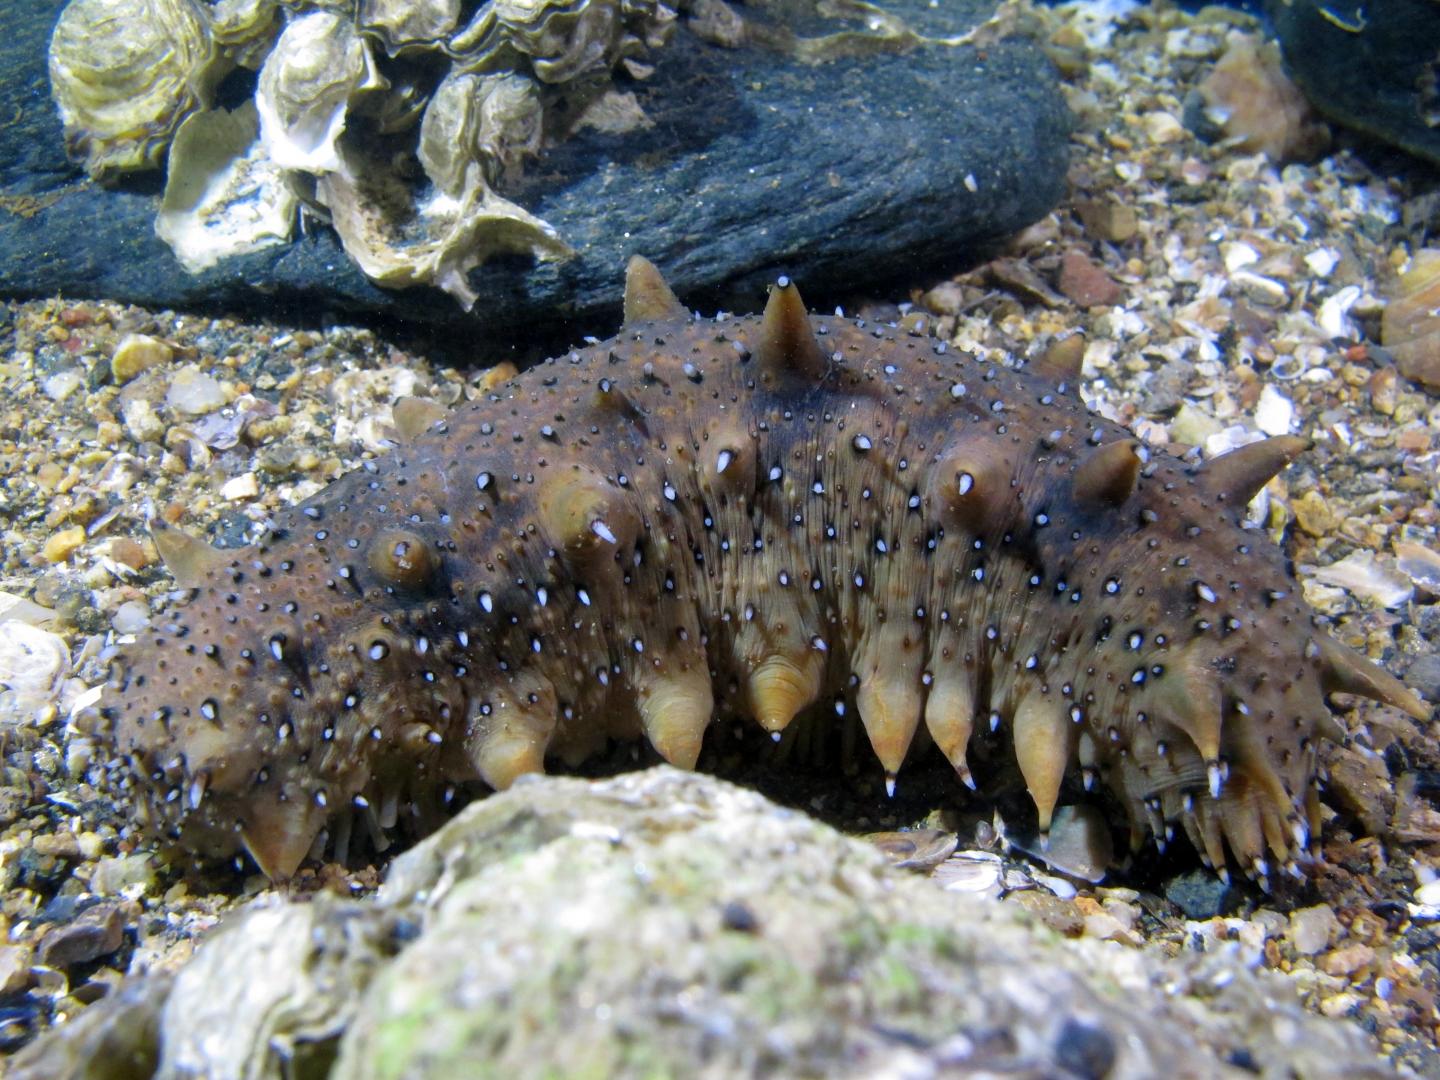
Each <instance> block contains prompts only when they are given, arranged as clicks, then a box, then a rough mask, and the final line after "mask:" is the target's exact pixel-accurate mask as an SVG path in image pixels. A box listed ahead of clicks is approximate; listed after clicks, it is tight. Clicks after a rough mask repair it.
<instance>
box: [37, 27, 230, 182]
mask: <svg viewBox="0 0 1440 1080" xmlns="http://www.w3.org/2000/svg"><path fill="white" fill-rule="evenodd" d="M227 66H228V65H227V62H225V61H222V60H220V58H219V57H218V55H217V51H216V47H215V42H214V39H213V38H212V37H211V35H210V28H209V26H208V24H207V19H206V17H205V15H204V13H203V12H202V11H201V10H200V9H199V8H198V7H197V6H196V5H195V4H194V3H192V2H191V0H74V2H73V3H71V4H70V5H68V6H67V7H66V8H65V10H64V11H63V12H62V13H61V14H60V20H59V22H58V23H56V25H55V33H54V35H53V36H52V38H51V41H50V84H51V86H52V87H53V90H54V94H55V103H56V104H57V105H58V106H59V108H60V118H61V120H62V121H63V122H64V125H65V147H66V150H67V152H68V153H69V154H70V156H71V157H72V158H73V159H75V160H77V161H81V162H83V163H84V165H85V169H86V171H87V172H89V173H90V175H91V176H94V177H96V178H99V179H107V178H109V177H112V176H114V175H115V174H117V173H121V172H125V171H128V170H133V169H146V168H152V167H154V166H155V165H157V164H159V162H160V160H161V158H162V157H163V156H164V154H165V150H166V148H167V147H168V146H169V145H170V138H171V136H172V135H173V134H174V133H175V129H176V128H177V127H179V126H180V123H181V121H183V120H184V119H185V118H186V117H187V116H189V115H190V114H191V113H192V112H194V111H195V110H196V109H199V108H203V107H205V106H207V105H208V104H209V102H210V93H211V90H212V88H213V86H214V84H215V82H216V81H217V80H218V78H219V77H220V76H222V75H223V74H224V71H225V69H226V67H227Z"/></svg>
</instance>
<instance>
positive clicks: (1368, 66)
mask: <svg viewBox="0 0 1440 1080" xmlns="http://www.w3.org/2000/svg"><path fill="white" fill-rule="evenodd" d="M1266 10H1267V12H1268V13H1269V15H1270V19H1271V21H1272V23H1273V25H1274V28H1275V36H1276V37H1277V38H1278V39H1279V41H1280V49H1281V51H1282V52H1283V53H1284V55H1285V66H1286V67H1287V68H1288V69H1289V72H1290V75H1291V77H1292V78H1293V79H1294V80H1295V82H1296V83H1298V84H1299V86H1300V89H1302V90H1303V91H1305V96H1306V97H1308V98H1309V99H1310V101H1311V103H1312V104H1313V105H1314V106H1315V107H1316V108H1317V109H1319V110H1320V112H1322V113H1324V114H1325V115H1326V116H1327V117H1329V118H1330V119H1331V120H1334V121H1336V122H1337V123H1340V124H1344V125H1345V126H1347V127H1351V128H1354V129H1356V130H1357V131H1362V132H1364V133H1365V134H1367V135H1369V136H1371V137H1373V138H1376V139H1380V140H1382V141H1384V142H1387V143H1390V144H1392V145H1394V146H1398V147H1400V148H1401V149H1402V150H1407V151H1409V152H1410V153H1412V154H1415V155H1416V156H1417V157H1422V158H1425V159H1426V160H1428V161H1431V162H1435V163H1436V164H1440V82H1437V78H1440V61H1437V54H1440V17H1437V13H1436V10H1435V0H1368V2H1367V3H1365V4H1363V5H1360V6H1358V7H1355V6H1351V7H1347V8H1343V9H1340V8H1335V7H1334V5H1331V4H1330V3H1329V2H1328V0H1268V2H1267V4H1266Z"/></svg>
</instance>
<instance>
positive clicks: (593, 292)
mask: <svg viewBox="0 0 1440 1080" xmlns="http://www.w3.org/2000/svg"><path fill="white" fill-rule="evenodd" d="M61 6H62V4H61V3H60V2H59V0H41V2H39V3H36V4H33V5H23V6H22V7H21V8H18V9H17V10H16V12H15V13H14V17H13V18H10V19H7V25H6V33H5V35H4V36H3V38H0V71H3V72H4V73H5V74H4V76H3V77H0V114H3V115H4V116H5V117H6V118H7V122H6V123H5V124H4V125H3V126H0V295H9V296H17V297H29V296H47V295H52V294H55V293H64V294H65V295H67V296H72V297H76V296H89V297H104V298H107V299H115V300H124V301H131V302H136V303H147V304H152V305H168V306H175V307H206V308H211V309H213V308H217V307H239V308H250V309H256V308H264V309H265V310H267V311H272V312H273V311H274V310H275V308H276V305H277V302H278V304H279V305H281V307H282V308H283V309H287V310H292V311H295V312H297V313H301V314H304V313H309V314H310V315H311V316H312V317H313V315H314V314H315V313H316V312H317V311H321V312H336V313H344V314H348V315H351V316H358V317H363V318H366V319H373V318H375V317H376V316H377V315H379V314H391V315H395V316H399V317H404V318H409V319H423V320H425V321H427V322H430V323H453V324H455V325H457V326H460V325H470V326H473V325H475V324H477V323H482V324H485V325H488V326H497V327H498V326H502V325H503V326H514V325H516V324H526V323H530V322H532V321H534V320H536V319H545V318H548V319H554V318H556V317H567V318H568V317H573V318H575V319H576V320H577V321H582V322H584V324H585V326H586V329H587V330H588V329H589V328H590V327H593V326H594V325H596V324H597V323H596V321H595V320H596V318H597V315H598V313H599V312H601V311H605V310H613V309H615V308H617V307H618V305H619V300H620V293H619V282H618V280H617V278H616V275H615V267H617V266H621V265H623V264H624V262H625V259H626V258H627V257H628V256H629V255H630V254H632V253H635V252H643V253H645V254H646V255H648V256H649V257H650V258H651V259H653V260H654V261H655V262H656V263H657V264H659V265H660V267H661V269H662V270H663V271H664V272H665V273H666V274H667V275H668V276H669V279H670V282H671V284H672V285H673V286H674V287H675V288H676V289H677V290H678V291H679V292H680V293H681V294H682V295H685V296H687V297H692V298H693V297H696V296H697V295H701V294H703V293H704V292H705V291H707V290H709V291H711V292H712V293H715V294H716V295H720V294H719V293H718V292H716V291H717V290H719V289H721V288H722V287H725V286H737V287H741V288H748V287H749V285H751V284H753V283H754V282H756V281H768V280H772V279H773V278H774V276H775V275H776V273H777V272H779V271H782V270H783V271H785V272H788V273H791V274H793V275H796V276H798V277H800V278H801V279H802V280H804V281H805V282H806V286H807V288H808V289H809V290H810V294H811V295H813V296H815V298H816V299H817V300H818V299H822V298H824V295H825V290H826V289H837V290H838V289H839V288H842V287H844V286H848V285H850V284H852V283H853V282H855V281H858V280H864V281H866V282H867V283H868V284H874V283H875V282H876V281H877V280H878V279H882V278H884V277H886V276H894V275H897V274H900V273H909V274H912V275H913V274H914V273H915V272H916V270H917V269H918V268H919V267H922V266H926V265H931V264H938V263H941V262H944V261H947V260H949V261H952V262H953V261H957V260H959V259H961V258H966V257H971V256H973V254H974V252H975V249H976V248H977V247H979V246H981V245H983V244H984V243H985V242H986V241H988V240H993V239H995V238H998V237H1003V236H1005V235H1007V234H1009V233H1012V232H1014V231H1015V230H1017V229H1019V228H1021V227H1023V226H1024V225H1026V224H1028V223H1029V222H1031V221H1034V220H1035V219H1036V218H1038V217H1040V216H1041V215H1042V214H1044V213H1045V212H1046V211H1047V210H1049V209H1050V208H1051V207H1052V206H1053V205H1054V204H1055V203H1056V202H1057V201H1058V199H1059V197H1060V195H1061V192H1062V190H1063V183H1064V177H1065V169H1066V136H1067V133H1068V131H1069V127H1070V120H1069V116H1068V112H1067V110H1066V108H1065V106H1064V103H1063V99H1062V98H1061V96H1060V92H1059V88H1058V85H1057V81H1056V76H1055V74H1054V71H1053V69H1052V68H1051V66H1050V64H1049V62H1048V61H1047V60H1046V59H1045V58H1044V56H1043V55H1042V54H1041V51H1040V49H1039V48H1038V47H1037V46H1036V45H1035V44H1034V43H1032V42H1030V41H1028V40H1026V39H1023V38H1018V37H1017V38H1012V39H1010V40H1006V41H1001V42H996V43H992V44H989V45H987V46H986V47H985V48H984V49H983V51H977V50H976V49H975V48H972V47H969V46H964V47H958V48H948V47H941V46H934V47H929V48H923V49H920V50H918V51H915V52H912V53H909V54H907V55H902V56H874V57H869V58H864V59H850V60H840V61H835V62H830V63H825V64H820V65H817V66H806V65H804V64H801V63H798V62H793V61H789V60H785V59H782V58H781V57H780V56H778V55H776V54H774V53H768V52H763V51H761V50H758V49H743V50H731V49H722V48H717V47H714V46H709V45H704V44H702V43H700V42H699V41H698V40H697V39H696V38H694V37H693V36H692V35H690V34H689V33H688V31H685V30H683V29H682V30H681V32H680V33H679V34H677V36H676V40H675V42H674V43H673V44H672V45H670V46H667V47H666V48H665V50H664V51H663V52H662V53H660V54H657V58H658V64H657V67H656V71H655V73H654V75H653V76H652V77H651V78H650V79H648V80H645V81H644V82H639V83H636V84H635V85H634V87H633V89H634V90H635V91H636V94H637V99H638V101H639V103H640V105H641V106H642V107H643V108H644V110H645V111H646V113H647V115H648V116H649V117H650V118H651V120H653V121H654V126H653V127H652V128H650V129H648V130H646V131H642V132H636V133H631V134H628V135H624V136H614V135H605V134H602V133H598V132H591V133H589V134H587V135H585V136H583V137H579V138H576V139H574V140H572V141H570V142H568V143H567V144H565V145H564V146H562V147H560V148H559V149H558V150H556V151H555V152H554V153H552V154H550V155H548V156H547V157H546V158H545V159H544V160H543V161H542V162H540V163H539V164H538V165H537V166H536V167H534V168H532V169H531V175H530V176H529V177H528V178H527V179H526V180H525V181H524V182H523V183H522V184H520V185H519V186H518V187H516V188H515V189H514V190H507V191H505V192H504V194H505V195H507V196H508V197H510V198H513V199H515V200H516V201H517V202H519V203H520V204H522V205H523V206H525V207H526V209H528V210H530V211H532V212H534V213H536V214H538V215H539V216H541V217H542V218H544V219H545V220H547V221H549V222H550V223H551V224H553V225H554V226H555V227H556V228H557V229H558V230H559V232H560V235H561V236H562V237H563V238H564V239H565V240H566V241H567V242H568V243H569V244H571V245H572V246H573V247H574V248H575V249H576V250H577V251H578V252H579V254H578V255H577V256H576V257H575V258H573V259H570V260H567V261H564V262H560V263H546V264H542V265H531V264H530V263H528V262H526V261H517V260H515V259H497V260H494V261H492V262H490V263H488V264H486V265H485V266H484V267H482V268H481V269H479V270H477V271H476V272H475V274H474V275H473V279H472V284H473V285H474V287H475V288H476V290H477V291H478V293H479V300H478V301H477V303H476V305H475V310H474V312H473V313H472V314H471V315H470V316H466V315H465V314H464V313H463V312H462V311H461V310H460V308H459V307H458V305H457V304H456V303H455V302H454V301H453V300H451V299H450V298H449V297H447V296H444V295H443V294H441V293H439V292H438V291H430V290H407V291H395V292H389V291H385V290H383V289H380V288H378V287H376V286H374V285H373V284H371V283H370V282H368V281H367V280H366V279H365V278H364V276H363V275H362V274H361V273H360V272H359V271H358V270H357V269H356V268H355V267H354V266H352V265H351V264H350V262H349V261H348V259H347V258H346V256H345V254H344V253H343V252H342V251H341V249H340V246H339V244H338V243H337V242H336V240H335V237H334V235H333V233H331V232H330V230H329V229H328V228H324V227H320V228H317V229H312V230H311V232H310V234H309V235H308V236H305V237H303V238H301V239H300V240H298V241H297V242H295V243H293V244H289V245H285V246H281V247H276V248H271V249H267V250H265V251H262V252H258V253H255V254H252V255H249V256H244V257H241V258H237V259H232V260H229V261H226V262H223V263H221V264H220V265H219V266H216V267H214V268H213V269H211V270H209V271H206V272H205V273H202V274H200V275H198V276H190V275H188V274H186V273H185V272H184V271H183V270H182V269H181V268H180V266H179V264H178V263H177V262H176V261H175V259H174V257H173V256H172V255H171V253H170V251H169V249H168V248H167V247H166V246H165V245H164V244H163V243H162V242H161V241H160V240H159V239H158V238H157V237H156V235H155V231H154V220H155V213H156V207H157V204H158V191H159V187H160V181H159V177H158V175H157V177H156V178H155V179H154V180H152V181H150V182H148V183H147V182H145V181H144V180H140V181H137V182H135V183H134V184H132V185H131V186H129V187H127V188H124V189H120V190H106V189H104V188H101V187H98V186H97V185H95V184H93V183H92V182H90V181H88V180H86V179H85V178H84V175H83V173H81V172H80V171H79V169H78V168H75V167H73V166H71V165H69V164H68V163H67V162H66V161H65V158H64V151H63V144H62V139H61V133H60V122H59V119H58V116H57V114H56V112H55V108H54V106H53V105H52V104H51V102H50V96H49V87H48V81H47V79H46V75H45V48H46V41H47V38H48V34H49V29H50V26H51V25H52V24H53V22H54V20H55V16H56V14H57V12H58V11H59V9H60V7H61ZM885 6H887V7H889V8H893V9H897V10H901V11H904V12H905V13H906V14H907V15H913V16H914V17H915V18H916V22H917V25H918V27H919V28H920V29H921V30H922V31H923V32H925V33H928V34H933V35H942V34H945V35H949V34H959V33H963V32H964V31H966V30H968V29H970V28H971V27H973V26H975V25H977V24H978V23H980V22H982V21H983V20H984V19H985V18H986V17H987V16H988V15H989V14H990V13H991V11H992V10H993V4H989V3H986V2H985V0H964V2H955V3H946V4H945V5H942V6H941V7H939V8H936V9H935V10H933V11H931V10H930V9H929V8H928V7H927V5H926V4H925V3H923V2H919V0H906V2H905V3H898V4H887V5H885ZM12 118H13V119H12Z"/></svg>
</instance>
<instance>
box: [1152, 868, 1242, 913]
mask: <svg viewBox="0 0 1440 1080" xmlns="http://www.w3.org/2000/svg"><path fill="white" fill-rule="evenodd" d="M1165 899H1166V900H1169V901H1170V902H1171V903H1172V904H1174V905H1175V906H1176V907H1178V908H1179V909H1180V910H1181V911H1183V912H1184V913H1185V917H1186V918H1187V919H1213V918H1215V917H1216V916H1217V915H1228V914H1230V913H1231V912H1232V911H1234V910H1235V909H1236V908H1237V907H1238V906H1239V905H1240V891H1239V890H1238V889H1236V888H1235V887H1234V886H1233V885H1230V884H1228V883H1226V882H1224V881H1221V880H1220V879H1219V878H1218V877H1216V876H1215V874H1214V872H1213V871H1210V870H1203V869H1198V870H1191V871H1190V872H1189V873H1186V874H1181V875H1180V876H1179V877H1175V878H1171V879H1170V880H1169V881H1167V882H1166V883H1165Z"/></svg>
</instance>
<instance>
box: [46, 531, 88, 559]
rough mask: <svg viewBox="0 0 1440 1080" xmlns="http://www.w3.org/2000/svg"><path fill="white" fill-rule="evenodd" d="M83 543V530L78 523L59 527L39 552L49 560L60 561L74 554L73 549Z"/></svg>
mask: <svg viewBox="0 0 1440 1080" xmlns="http://www.w3.org/2000/svg"><path fill="white" fill-rule="evenodd" d="M83 543H85V530H84V528H83V527H81V526H79V525H72V526H71V527H70V528H68V529H61V530H60V531H59V532H58V533H54V534H52V535H51V536H50V538H49V539H48V540H46V541H45V545H44V546H43V547H42V548H41V549H40V554H41V555H42V556H43V557H44V558H45V559H46V560H47V561H49V562H52V563H62V562H64V561H65V560H66V559H68V558H70V556H71V555H72V554H74V552H75V549H76V548H78V547H79V546H80V545H81V544H83Z"/></svg>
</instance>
